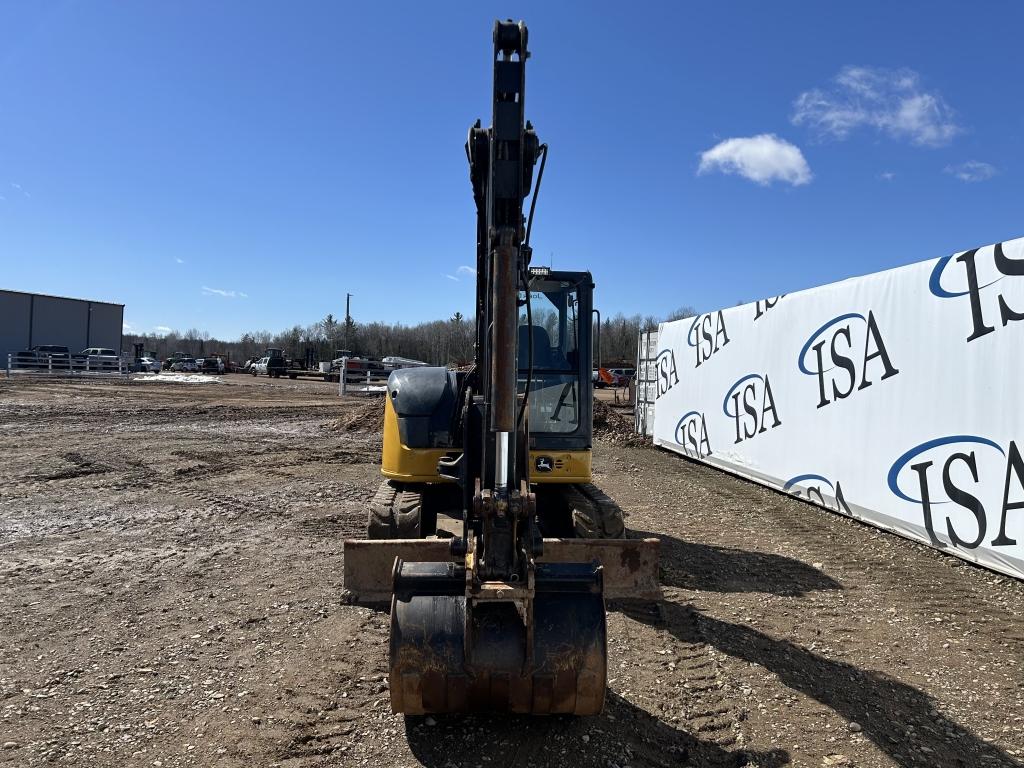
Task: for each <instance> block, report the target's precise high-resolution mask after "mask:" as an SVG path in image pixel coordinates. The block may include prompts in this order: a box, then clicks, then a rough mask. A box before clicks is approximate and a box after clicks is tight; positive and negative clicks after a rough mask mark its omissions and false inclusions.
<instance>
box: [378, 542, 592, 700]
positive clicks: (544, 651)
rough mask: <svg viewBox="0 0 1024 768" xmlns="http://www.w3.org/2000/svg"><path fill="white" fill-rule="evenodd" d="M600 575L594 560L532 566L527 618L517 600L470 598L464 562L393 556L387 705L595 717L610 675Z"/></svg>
mask: <svg viewBox="0 0 1024 768" xmlns="http://www.w3.org/2000/svg"><path fill="white" fill-rule="evenodd" d="M601 575H602V569H601V567H600V566H597V565H594V564H587V563H553V564H548V565H538V566H537V570H536V578H535V582H534V583H535V592H534V596H533V598H532V601H531V602H532V606H531V608H530V609H528V611H527V613H526V615H525V616H524V615H523V613H521V612H520V610H521V607H517V605H516V604H515V603H513V602H503V601H492V600H483V601H481V600H476V599H473V600H469V599H467V598H466V596H465V594H464V591H465V588H466V586H465V585H466V572H465V569H464V568H462V567H460V566H456V565H455V564H454V563H425V562H415V563H403V562H401V561H399V562H398V563H397V564H396V565H395V568H394V587H395V589H394V596H393V598H392V602H391V648H390V651H391V653H390V655H391V671H390V677H389V683H390V688H391V708H392V710H393V711H395V712H404V713H405V714H407V715H422V714H427V713H445V712H465V711H472V712H479V711H497V712H514V713H522V714H575V715H595V714H598V713H599V712H600V711H601V709H602V708H603V706H604V698H605V685H606V677H607V629H606V626H605V608H604V599H603V597H602V595H601V591H602V587H601Z"/></svg>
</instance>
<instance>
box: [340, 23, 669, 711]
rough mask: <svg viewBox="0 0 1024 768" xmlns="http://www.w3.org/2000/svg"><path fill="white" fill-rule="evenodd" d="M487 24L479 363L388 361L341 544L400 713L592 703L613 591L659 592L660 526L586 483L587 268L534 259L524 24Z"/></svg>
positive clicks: (480, 165)
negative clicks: (378, 434) (351, 534)
mask: <svg viewBox="0 0 1024 768" xmlns="http://www.w3.org/2000/svg"><path fill="white" fill-rule="evenodd" d="M493 39H494V58H493V66H494V92H493V105H492V108H493V114H492V122H491V125H490V127H488V128H484V127H481V124H480V121H479V120H478V121H477V122H476V124H475V125H473V126H472V127H471V128H470V130H469V137H468V140H467V143H466V154H467V156H468V159H469V170H470V180H471V182H472V187H473V197H474V200H475V202H476V210H477V229H476V233H477V248H476V274H477V285H476V359H475V364H474V366H473V367H472V368H471V369H470V370H469V371H449V370H447V369H446V368H411V369H406V370H399V371H395V372H393V373H392V374H391V376H390V378H389V380H388V387H387V395H386V398H385V403H384V408H385V413H384V445H383V452H382V454H383V455H382V461H381V472H382V474H383V475H384V478H385V480H384V481H383V483H382V485H381V487H380V489H379V490H378V492H377V494H376V496H375V497H374V499H373V500H372V502H371V503H370V509H369V523H368V531H367V533H368V537H367V539H365V540H347V541H345V543H344V568H345V574H344V577H345V587H346V589H347V590H348V592H349V593H350V596H351V597H352V598H353V599H354V600H356V601H358V602H365V603H379V602H382V601H390V604H391V640H390V675H389V684H390V693H391V705H392V709H393V710H394V711H395V712H403V713H405V714H407V715H421V714H426V713H444V712H459V711H488V710H489V711H501V712H516V713H533V714H575V715H593V714H597V713H599V712H600V711H601V710H602V708H603V706H604V699H605V686H606V679H607V648H606V625H605V599H606V598H608V599H614V598H647V599H649V598H655V597H657V596H658V595H659V594H660V589H659V586H658V580H657V575H658V574H657V572H658V541H657V539H631V538H628V537H627V536H626V531H625V527H624V525H623V515H622V510H621V509H620V508H619V507H618V506H617V505H616V504H615V503H614V502H613V501H612V500H611V499H610V498H609V497H608V496H607V495H605V494H604V493H603V492H602V491H601V490H600V489H598V488H597V487H596V486H595V485H593V484H592V483H591V482H590V481H591V470H590V466H591V450H592V432H593V427H592V411H593V383H592V378H591V367H592V363H591V343H592V340H591V329H592V317H593V309H592V294H593V289H594V284H593V280H592V278H591V275H590V273H589V272H568V271H554V270H551V269H548V268H544V267H536V266H531V264H530V257H531V249H530V244H529V243H530V230H531V229H532V225H533V214H534V209H535V205H536V202H537V193H538V191H539V188H540V183H541V180H542V179H543V174H544V164H545V162H546V160H547V146H546V145H544V144H541V143H540V142H539V140H538V138H537V134H536V133H535V131H534V129H533V126H532V125H531V124H530V122H528V121H526V120H525V111H524V110H525V95H526V62H527V59H528V57H529V53H528V52H527V29H526V25H525V24H523V23H522V22H519V23H515V22H512V21H497V22H495V25H494V33H493ZM538 161H539V170H538V173H537V181H536V185H534V183H533V172H534V166H535V165H537V163H538ZM531 188H532V189H533V195H532V198H531V202H530V209H529V216H528V218H527V217H524V215H523V214H524V207H525V205H524V204H525V201H526V199H527V197H529V196H530V193H531Z"/></svg>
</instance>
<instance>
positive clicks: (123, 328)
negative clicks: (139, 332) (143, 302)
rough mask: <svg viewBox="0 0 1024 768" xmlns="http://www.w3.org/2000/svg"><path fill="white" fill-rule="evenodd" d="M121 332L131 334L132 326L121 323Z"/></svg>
mask: <svg viewBox="0 0 1024 768" xmlns="http://www.w3.org/2000/svg"><path fill="white" fill-rule="evenodd" d="M121 332H122V333H131V332H132V324H131V323H125V322H122V323H121Z"/></svg>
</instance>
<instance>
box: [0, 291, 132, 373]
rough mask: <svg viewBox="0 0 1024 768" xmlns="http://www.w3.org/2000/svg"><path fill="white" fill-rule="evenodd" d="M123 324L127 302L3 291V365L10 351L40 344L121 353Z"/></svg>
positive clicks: (0, 326) (0, 303) (0, 331)
mask: <svg viewBox="0 0 1024 768" xmlns="http://www.w3.org/2000/svg"><path fill="white" fill-rule="evenodd" d="M123 323H124V304H112V303H110V302H108V301H89V300H88V299H68V298H63V297H61V296H46V295H44V294H41V293H22V292H21V291H4V290H0V354H2V355H3V362H2V363H0V365H6V364H7V355H8V354H10V353H12V352H21V351H23V350H26V349H30V348H32V347H34V346H37V345H40V344H59V345H60V346H63V347H67V348H68V349H69V350H71V352H73V353H74V352H81V351H82V350H83V349H87V348H89V347H105V348H107V349H113V350H114V351H116V352H118V353H120V352H121V331H122V328H123Z"/></svg>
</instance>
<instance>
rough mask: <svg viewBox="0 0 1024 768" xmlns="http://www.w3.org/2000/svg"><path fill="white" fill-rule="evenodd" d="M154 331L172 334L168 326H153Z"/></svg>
mask: <svg viewBox="0 0 1024 768" xmlns="http://www.w3.org/2000/svg"><path fill="white" fill-rule="evenodd" d="M153 330H154V331H156V332H157V333H170V332H171V329H170V328H168V327H167V326H166V325H154V326H153Z"/></svg>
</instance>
